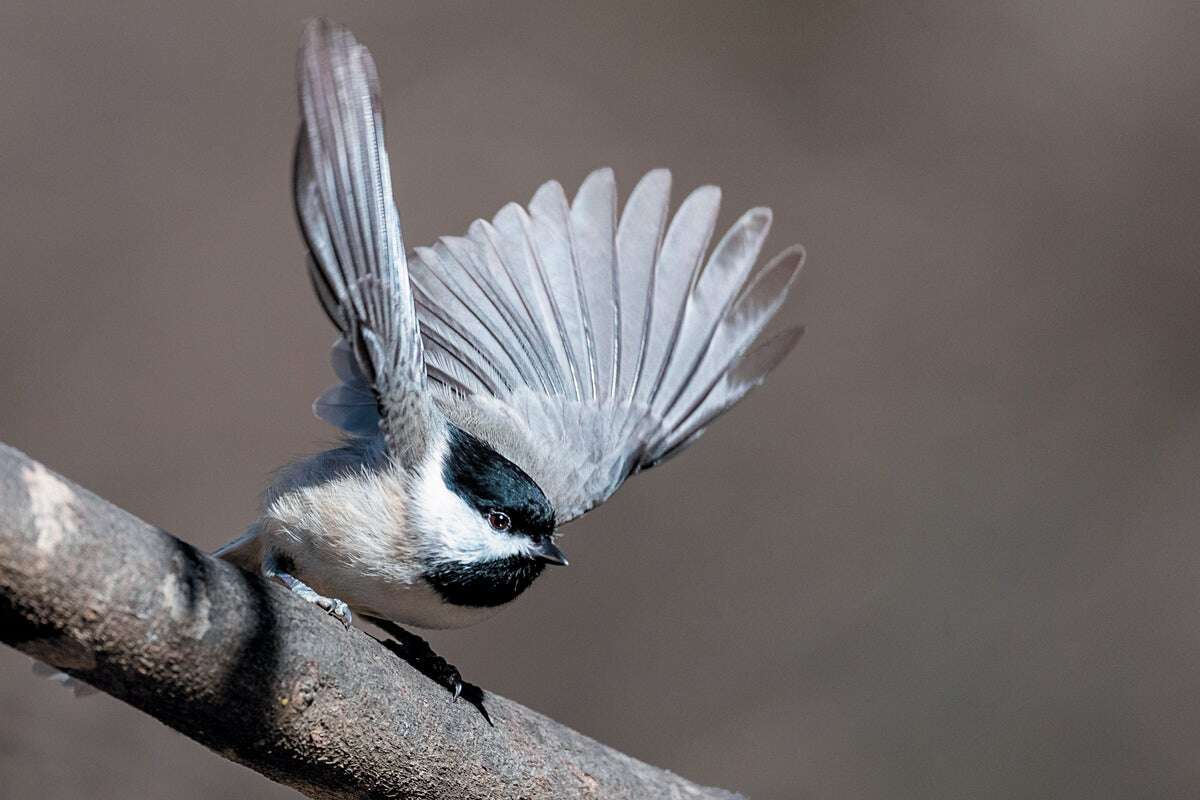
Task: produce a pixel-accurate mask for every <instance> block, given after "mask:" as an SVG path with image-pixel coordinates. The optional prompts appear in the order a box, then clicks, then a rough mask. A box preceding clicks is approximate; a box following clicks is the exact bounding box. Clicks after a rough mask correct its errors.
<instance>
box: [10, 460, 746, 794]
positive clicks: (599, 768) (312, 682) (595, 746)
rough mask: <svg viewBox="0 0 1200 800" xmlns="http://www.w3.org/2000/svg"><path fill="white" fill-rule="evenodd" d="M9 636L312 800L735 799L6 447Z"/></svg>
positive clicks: (46, 659)
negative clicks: (435, 679) (460, 682)
mask: <svg viewBox="0 0 1200 800" xmlns="http://www.w3.org/2000/svg"><path fill="white" fill-rule="evenodd" d="M0 639H2V640H3V641H4V642H6V643H7V644H9V645H12V646H13V647H16V648H17V649H19V650H22V651H24V652H25V653H28V654H29V655H31V656H33V657H35V658H37V659H40V660H41V661H44V662H45V663H47V664H50V665H51V666H54V667H56V668H60V669H63V670H64V671H66V672H68V673H70V674H72V675H74V676H76V677H79V678H81V679H83V680H85V681H87V682H88V683H90V684H91V685H92V686H95V687H96V688H98V689H100V690H102V691H104V692H107V693H108V694H110V695H112V696H113V697H116V698H118V699H119V700H123V701H125V702H127V703H129V704H131V705H133V706H135V707H137V708H139V709H141V710H142V711H144V712H146V713H147V714H150V715H151V716H153V717H155V718H157V719H159V720H161V721H162V722H164V723H166V724H167V725H170V726H171V727H172V728H174V729H175V730H177V731H179V732H180V733H182V734H184V735H186V736H189V737H191V738H192V739H195V740H196V741H198V742H200V743H201V744H203V745H205V746H206V747H208V748H210V749H212V750H214V751H215V752H217V753H218V754H220V755H222V756H224V757H225V758H229V759H231V760H233V761H236V762H238V763H240V764H244V765H246V766H248V767H250V768H251V769H254V770H256V771H258V772H260V773H262V774H263V775H265V776H267V777H268V778H270V779H272V780H275V781H279V782H280V783H283V784H287V785H288V786H292V787H295V788H296V789H298V790H299V791H301V792H303V793H304V794H306V795H308V796H309V797H314V798H368V797H369V798H374V797H401V798H431V799H437V798H447V799H448V798H455V799H456V800H459V799H461V798H468V799H469V798H489V799H491V798H529V800H535V799H540V798H555V799H556V800H561V799H562V798H574V797H585V798H637V799H638V800H643V799H644V798H652V797H667V798H726V799H728V798H733V797H736V795H733V794H730V793H728V792H725V791H722V790H719V789H710V788H705V787H701V786H697V785H695V784H692V783H690V782H688V781H686V780H684V779H683V778H680V777H678V776H677V775H674V774H672V773H670V772H667V771H665V770H662V769H658V768H656V767H652V766H649V765H647V764H643V763H642V762H640V761H637V760H635V759H633V758H630V757H628V756H625V755H623V754H621V753H618V752H616V751H614V750H612V749H610V748H608V747H605V746H604V745H602V744H599V743H598V742H595V741H593V740H592V739H589V738H587V737H586V736H583V735H581V734H579V733H576V732H575V731H573V730H571V729H569V728H566V727H564V726H562V725H560V724H558V723H556V722H554V721H553V720H550V719H547V718H546V717H544V716H542V715H540V714H537V713H535V712H533V711H530V710H529V709H526V708H524V707H522V706H520V705H518V704H516V703H513V702H511V701H509V700H505V699H504V698H502V697H497V696H496V695H492V694H488V695H487V698H486V704H487V709H488V712H489V713H490V714H491V718H492V720H493V721H494V723H495V726H494V727H493V726H491V725H489V724H488V723H487V722H486V721H485V720H484V719H483V718H482V717H481V716H480V714H479V713H478V712H477V711H476V710H475V709H474V708H472V707H471V706H470V705H468V704H466V703H458V704H451V703H449V702H448V695H447V693H446V691H445V690H444V689H442V688H441V687H439V686H437V685H435V684H433V683H432V682H431V681H429V680H428V679H426V678H425V677H424V676H422V675H421V674H419V673H418V672H416V671H415V670H414V669H412V668H411V667H410V666H408V665H407V664H406V663H404V662H403V661H401V660H400V659H399V658H397V657H396V656H395V655H393V654H392V653H391V652H389V651H388V650H387V649H385V648H384V647H383V646H382V645H380V644H379V642H377V641H375V640H374V639H372V638H371V637H369V636H367V635H366V634H365V633H363V632H361V631H358V630H350V631H346V630H344V629H343V628H342V626H341V624H340V623H338V622H337V621H336V620H334V619H333V618H331V617H328V616H326V615H325V614H323V613H321V612H320V611H318V610H317V609H315V608H313V607H311V606H309V605H307V604H306V603H304V602H303V601H301V600H299V599H297V598H296V597H294V596H293V595H291V593H289V592H288V591H287V590H285V589H283V588H282V587H280V586H276V585H274V584H272V583H269V582H267V581H264V580H262V579H260V578H259V577H257V576H254V575H250V574H248V573H246V572H243V571H241V570H239V569H237V568H235V567H233V566H231V565H229V564H226V563H224V562H222V561H220V560H216V559H213V558H211V557H209V556H207V555H206V554H204V553H202V552H200V551H198V550H197V549H195V548H194V547H192V546H190V545H188V544H186V543H185V542H182V541H180V540H178V539H176V538H174V537H173V536H171V535H169V534H167V533H165V532H164V531H162V530H159V529H157V528H154V527H153V526H150V525H147V524H146V523H144V522H142V521H140V520H138V519H137V518H135V517H133V516H132V515H130V514H128V513H126V512H125V511H122V510H121V509H119V508H117V507H115V506H113V505H112V504H110V503H108V502H107V501H105V500H103V499H101V498H99V497H97V496H96V495H94V494H92V493H91V492H88V491H87V490H85V489H82V488H80V487H78V486H76V485H74V484H72V483H71V482H70V481H67V480H66V479H64V478H62V477H59V476H58V475H56V474H54V473H53V472H51V471H50V470H48V469H47V468H45V467H44V466H42V465H41V464H39V463H37V462H35V461H33V460H31V459H30V458H28V457H27V456H25V455H24V454H23V453H20V452H19V451H17V450H14V449H12V448H9V447H6V446H4V445H0Z"/></svg>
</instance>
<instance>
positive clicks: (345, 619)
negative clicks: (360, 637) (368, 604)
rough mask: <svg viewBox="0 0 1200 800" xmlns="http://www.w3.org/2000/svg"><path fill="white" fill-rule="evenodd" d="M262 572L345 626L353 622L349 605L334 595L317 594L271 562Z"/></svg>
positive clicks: (347, 626)
mask: <svg viewBox="0 0 1200 800" xmlns="http://www.w3.org/2000/svg"><path fill="white" fill-rule="evenodd" d="M263 573H264V574H266V575H267V576H268V577H271V578H277V579H278V580H279V582H280V583H282V584H283V585H284V586H286V587H288V588H289V589H291V590H292V592H293V593H295V594H296V595H297V596H298V597H300V598H301V599H303V600H307V601H308V602H310V603H312V604H313V605H314V606H317V607H318V608H323V609H325V611H326V613H328V614H329V616H331V617H333V618H334V619H336V620H337V621H338V622H340V623H342V624H343V625H344V626H346V628H349V627H350V625H351V623H353V622H354V615H353V614H351V613H350V606H348V605H346V604H345V603H344V602H342V601H341V600H338V599H337V598H336V597H326V596H325V595H323V594H318V593H317V591H316V590H315V589H313V588H312V587H311V586H309V585H308V584H307V583H305V582H304V581H302V580H300V579H299V578H297V577H295V576H293V575H289V574H287V573H286V572H282V571H280V570H279V569H277V568H276V566H275V565H274V563H273V562H272V563H270V564H269V565H268V566H266V567H264V569H263Z"/></svg>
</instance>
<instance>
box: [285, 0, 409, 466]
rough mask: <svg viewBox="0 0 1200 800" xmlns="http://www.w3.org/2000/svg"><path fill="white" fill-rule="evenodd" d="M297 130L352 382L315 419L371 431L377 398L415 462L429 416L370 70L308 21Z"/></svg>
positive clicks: (337, 38) (333, 34)
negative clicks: (370, 402) (371, 398)
mask: <svg viewBox="0 0 1200 800" xmlns="http://www.w3.org/2000/svg"><path fill="white" fill-rule="evenodd" d="M298 73H299V87H300V108H301V117H302V123H301V131H300V138H299V142H298V145H297V148H296V171H295V191H296V209H297V213H298V216H299V217H300V223H301V227H302V228H303V230H304V234H305V238H306V240H307V242H308V246H309V251H310V253H311V255H312V258H311V260H310V268H311V274H312V277H313V283H314V285H315V286H316V288H317V294H318V296H319V297H320V299H321V302H322V305H323V306H324V308H325V310H326V312H327V313H328V314H329V316H330V317H331V318H332V319H333V321H334V323H335V324H336V325H337V326H338V328H339V329H340V330H341V332H342V335H343V337H345V339H346V342H347V343H348V347H347V348H345V350H344V351H342V352H339V351H338V350H336V349H335V353H334V361H335V367H336V366H338V365H339V363H340V364H341V370H340V371H344V370H345V369H348V367H346V364H345V361H346V359H348V358H350V357H351V356H352V358H350V360H351V361H352V362H354V366H355V367H356V368H357V374H356V375H355V376H354V377H355V381H352V382H348V383H347V384H345V385H343V386H341V387H335V388H334V389H333V390H331V391H330V392H327V393H326V394H325V395H322V397H321V398H320V399H319V400H318V401H317V404H316V411H317V413H318V415H319V416H321V417H322V418H324V419H328V420H330V421H331V422H334V423H335V424H338V425H339V426H342V427H347V428H348V429H350V430H353V431H355V432H360V433H368V431H367V430H366V429H367V428H369V427H370V425H371V423H372V420H371V419H370V414H369V411H368V409H369V405H368V404H367V403H366V402H364V400H365V395H367V394H368V390H369V392H370V393H373V395H374V399H375V401H376V405H377V410H376V414H377V416H378V415H379V414H382V421H383V425H382V427H383V432H384V434H385V436H386V437H387V439H388V442H389V445H390V446H392V448H393V449H394V450H395V451H396V452H397V454H398V455H400V456H401V460H402V461H404V462H405V463H409V462H414V461H415V460H419V457H420V451H421V447H422V446H423V445H422V442H423V440H424V438H425V432H426V428H427V427H428V425H429V422H430V420H429V409H430V408H431V406H430V404H429V402H428V400H427V399H425V394H424V385H425V363H424V355H423V352H422V341H421V336H420V330H419V327H418V321H417V312H416V309H415V307H414V303H413V296H412V292H411V290H410V288H409V283H408V269H407V264H406V258H405V252H404V243H403V240H402V238H401V233H400V219H399V215H398V213H397V211H396V206H395V202H394V200H393V198H392V183H391V173H390V171H389V168H388V160H387V152H386V150H385V147H384V136H383V112H382V108H381V104H380V96H379V81H378V77H377V75H376V72H375V65H374V62H373V61H372V59H371V56H370V53H368V52H367V49H366V48H365V47H363V46H362V45H360V44H359V43H358V42H357V41H356V40H355V38H354V36H353V35H352V34H351V33H350V32H349V31H348V30H346V29H344V28H342V27H340V26H337V25H335V24H334V23H331V22H329V21H328V20H322V19H318V20H314V21H313V22H311V23H310V24H309V25H308V27H307V28H306V30H305V33H304V41H303V44H302V46H301V48H300V58H299V64H298Z"/></svg>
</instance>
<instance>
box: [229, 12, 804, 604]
mask: <svg viewBox="0 0 1200 800" xmlns="http://www.w3.org/2000/svg"><path fill="white" fill-rule="evenodd" d="M299 95H300V109H301V125H300V133H299V139H298V145H297V148H296V155H295V165H294V167H295V171H294V192H295V205H296V212H297V216H298V217H299V222H300V227H301V229H302V231H303V234H304V239H305V242H306V244H307V247H308V253H309V272H310V275H311V278H312V283H313V286H314V288H315V290H316V294H317V296H318V298H319V299H320V302H321V304H322V306H323V307H324V310H325V312H326V314H328V316H329V318H330V319H331V320H332V321H333V324H334V325H335V326H336V327H337V329H338V331H339V333H340V336H339V337H338V339H337V341H336V343H335V345H334V347H333V354H332V361H333V368H334V371H335V372H336V373H337V377H338V378H339V380H340V382H339V383H338V384H337V385H335V386H334V387H333V388H331V389H329V390H328V391H326V392H325V393H324V394H322V395H321V396H320V397H319V398H318V399H317V401H316V402H315V404H314V411H315V413H316V415H317V416H318V417H320V418H321V419H323V420H326V421H327V422H330V423H332V424H333V425H335V426H337V427H338V428H340V429H341V430H342V431H344V433H345V438H344V440H343V443H342V444H341V446H339V447H337V448H335V449H332V450H329V451H327V452H323V453H320V454H318V455H315V456H312V457H311V458H308V459H306V460H302V461H299V462H298V463H295V464H293V465H291V466H289V467H287V468H285V469H283V470H282V471H281V472H280V473H279V475H278V477H277V479H276V480H275V481H274V483H273V484H272V485H271V487H270V488H269V489H268V491H267V493H266V495H265V500H264V507H263V511H262V515H261V517H260V518H259V519H258V520H257V521H256V522H255V523H254V524H253V525H252V526H251V527H250V528H249V529H248V530H247V531H246V533H245V534H244V535H243V536H241V537H240V538H238V539H236V540H235V541H233V542H230V543H229V544H227V545H225V546H224V547H222V548H220V549H219V550H218V551H217V555H219V556H221V557H223V558H226V559H228V560H230V561H232V562H234V563H237V564H239V565H241V566H243V567H244V568H247V569H250V570H254V571H259V572H261V573H262V574H264V575H267V576H270V577H273V578H275V579H277V580H279V581H281V582H282V583H284V584H285V585H287V586H288V587H290V588H291V589H292V590H293V591H294V592H296V593H297V594H298V595H300V596H301V597H303V598H304V599H306V600H309V601H311V602H312V603H315V604H316V605H318V606H320V607H321V608H323V609H325V610H326V611H328V612H329V613H330V614H333V615H334V616H336V617H337V618H338V619H340V620H341V621H342V622H343V623H345V624H346V625H347V626H349V625H350V622H351V618H352V614H354V613H358V614H361V615H365V616H367V617H368V618H372V619H379V620H390V621H392V622H395V623H402V624H409V625H414V626H417V627H423V628H457V627H462V626H466V625H471V624H473V623H476V622H479V621H480V620H483V619H486V618H488V617H490V616H491V615H493V614H495V613H496V612H497V611H498V610H499V609H501V608H503V607H504V606H506V605H508V604H509V603H511V602H512V601H513V600H514V599H515V598H516V597H517V596H519V595H520V594H521V593H522V592H524V591H525V590H526V589H527V588H529V586H530V584H532V583H533V581H534V580H535V579H536V578H537V577H538V576H539V575H540V574H541V573H542V571H543V569H544V568H545V567H546V566H547V565H564V564H566V563H567V558H566V556H565V555H564V554H563V552H562V550H560V549H559V547H558V544H557V543H556V539H557V536H558V530H559V528H560V526H562V525H563V524H565V523H567V522H569V521H571V520H573V519H575V518H576V517H579V516H580V515H581V514H583V513H585V512H587V511H588V510H590V509H592V508H594V507H595V506H597V505H598V504H600V503H602V502H604V501H605V500H606V499H608V497H609V496H610V495H612V494H613V492H614V491H616V489H617V487H619V486H620V485H621V484H622V483H623V482H624V481H625V479H626V478H628V477H629V476H631V475H633V474H634V473H637V472H639V471H641V470H644V469H648V468H650V467H652V466H654V465H656V464H659V463H661V462H662V461H664V460H666V459H667V458H670V457H671V456H672V455H674V454H676V453H678V452H679V451H681V450H682V449H684V448H685V447H687V446H688V445H689V444H691V443H692V442H694V441H695V440H696V438H697V437H698V436H699V435H700V434H701V433H702V432H703V430H704V428H705V427H706V426H707V425H708V424H709V423H711V422H712V421H713V420H714V419H715V418H716V417H717V416H719V415H720V414H722V413H724V412H725V411H727V410H728V409H729V408H730V407H731V406H732V405H733V404H734V403H736V402H737V401H738V400H740V399H741V398H742V396H743V395H745V394H746V392H747V391H749V390H750V389H751V388H752V387H754V386H756V385H757V384H759V383H761V382H762V381H763V379H764V378H765V377H766V375H767V373H768V372H770V371H771V370H772V369H773V368H774V367H775V366H776V365H777V364H778V363H779V362H780V361H781V360H782V358H783V357H784V356H785V355H786V354H787V353H788V352H789V351H790V350H791V349H792V347H793V346H794V345H795V343H796V341H797V340H798V339H799V337H800V334H801V330H800V329H799V328H794V329H789V330H786V331H783V332H782V333H780V334H778V335H776V336H774V337H771V338H767V339H766V340H765V341H763V342H761V343H758V344H756V341H757V340H758V339H759V337H760V334H761V333H762V331H763V329H764V327H765V326H766V324H767V322H768V321H769V320H770V319H771V318H772V316H773V315H774V314H775V312H776V311H777V310H778V309H779V307H780V305H781V304H782V303H783V301H784V298H785V296H786V295H787V293H788V289H789V288H790V286H791V285H792V282H793V279H794V278H795V276H796V274H797V272H798V271H799V269H800V266H801V264H802V262H803V257H804V251H803V249H802V248H800V247H798V246H795V247H791V248H788V249H787V250H784V251H783V252H782V253H781V254H780V255H779V256H777V257H776V258H775V259H774V260H772V261H771V262H770V263H769V264H767V266H766V267H764V268H763V269H761V270H759V271H758V272H755V271H754V265H755V262H756V261H757V258H758V254H759V250H760V249H761V247H762V245H763V241H764V239H765V238H766V236H767V233H768V229H769V228H770V224H771V212H770V210H769V209H766V208H755V209H752V210H750V211H748V212H746V213H745V214H744V215H743V216H742V217H741V218H740V219H739V220H738V221H737V222H736V223H734V225H733V226H732V228H731V229H730V230H729V232H728V233H726V234H725V235H724V237H722V238H721V239H720V241H719V242H717V244H716V246H715V247H714V248H713V249H712V252H711V254H708V255H707V257H706V252H707V250H708V246H709V243H710V240H711V238H712V235H713V230H714V226H715V223H716V218H717V212H718V207H719V203H720V191H719V190H718V189H717V188H716V187H713V186H705V187H702V188H700V189H697V190H696V191H694V192H693V193H692V194H691V195H689V196H688V197H687V199H686V200H684V201H683V204H682V206H681V207H680V208H679V210H678V211H677V212H676V213H675V215H674V217H673V218H669V213H668V212H669V196H668V195H669V191H670V183H671V179H670V174H669V173H668V172H667V171H666V170H654V171H652V172H650V173H648V174H647V175H646V176H645V177H643V178H642V179H641V180H640V181H639V182H638V184H637V186H636V188H635V189H634V190H633V193H632V194H631V195H630V197H629V198H628V200H627V202H626V203H625V206H624V209H623V211H622V212H621V213H620V216H619V217H618V214H617V201H616V186H615V182H614V179H613V173H612V171H611V170H609V169H600V170H597V171H595V172H593V173H591V174H590V175H589V176H588V177H587V178H586V180H584V182H583V185H582V186H581V187H580V189H579V191H578V193H577V194H576V195H575V198H574V200H573V201H571V202H568V201H567V198H566V196H565V195H564V193H563V189H562V187H561V186H560V185H559V184H558V183H556V182H549V183H546V184H545V185H543V186H542V187H541V188H540V189H538V190H537V192H536V193H535V194H534V196H533V199H532V200H531V201H530V203H529V206H528V208H527V209H526V208H522V207H521V206H519V205H517V204H515V203H514V204H509V205H507V206H505V207H504V208H503V209H501V210H500V212H499V213H498V214H496V215H495V217H493V218H492V220H491V221H490V222H488V221H485V220H480V221H477V222H475V223H473V224H472V225H471V226H470V227H469V229H468V231H467V234H466V236H461V237H459V236H451V237H445V238H442V239H441V240H440V241H439V242H438V243H437V244H435V245H433V246H432V247H418V248H416V249H415V250H414V251H412V252H411V253H410V252H407V251H406V249H405V245H404V240H403V237H402V235H401V227H400V219H399V215H398V213H397V210H396V206H395V202H394V200H393V195H392V182H391V176H390V172H389V166H388V158H387V153H386V151H385V147H384V132H383V112H382V107H381V99H380V90H379V82H378V77H377V74H376V69H375V65H374V62H373V61H372V58H371V55H370V53H369V52H368V51H367V49H366V48H365V47H364V46H363V45H361V44H359V42H358V41H357V40H356V39H355V38H354V36H353V35H352V34H351V33H350V32H349V31H348V30H347V29H346V28H344V27H341V26H339V25H337V24H335V23H332V22H330V21H328V20H323V19H318V20H314V21H312V22H311V23H309V25H308V26H307V28H306V30H305V33H304V38H303V44H302V46H301V49H300V54H299Z"/></svg>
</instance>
